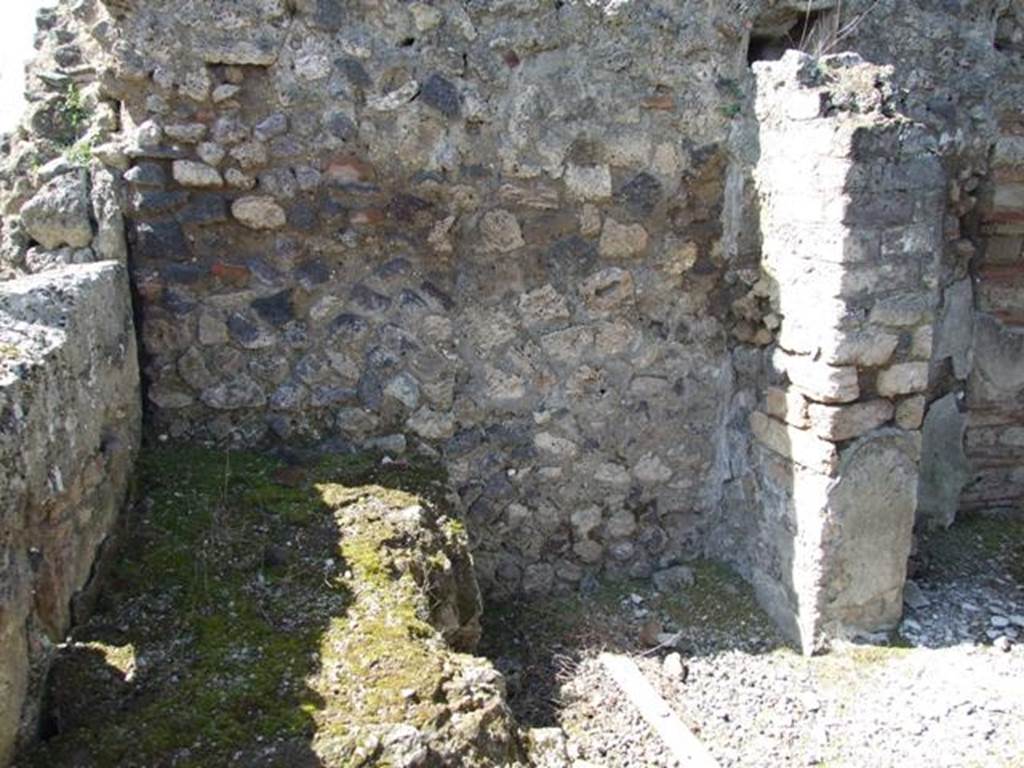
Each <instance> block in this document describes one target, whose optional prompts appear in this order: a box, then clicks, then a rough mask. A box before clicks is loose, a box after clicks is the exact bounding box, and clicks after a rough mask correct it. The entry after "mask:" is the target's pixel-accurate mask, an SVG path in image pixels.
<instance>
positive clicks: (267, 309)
mask: <svg viewBox="0 0 1024 768" xmlns="http://www.w3.org/2000/svg"><path fill="white" fill-rule="evenodd" d="M251 306H252V308H253V311H254V312H256V314H257V315H259V316H260V317H261V318H262V319H263V320H265V321H266V322H268V323H270V324H271V325H274V326H277V327H280V326H282V325H284V324H285V323H287V322H288V321H289V320H292V319H293V318H294V317H295V312H294V309H293V308H292V292H291V290H290V289H289V290H284V291H280V292H278V293H275V294H274V295H273V296H267V297H266V298H262V299H255V300H254V301H253V302H252V304H251Z"/></svg>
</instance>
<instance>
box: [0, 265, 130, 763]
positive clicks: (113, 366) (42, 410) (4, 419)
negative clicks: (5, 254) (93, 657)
mask: <svg viewBox="0 0 1024 768" xmlns="http://www.w3.org/2000/svg"><path fill="white" fill-rule="evenodd" d="M140 432H141V408H140V399H139V378H138V363H137V358H136V346H135V331H134V328H133V325H132V320H131V307H130V303H129V291H128V275H127V272H126V270H125V269H124V267H123V266H120V265H117V264H114V263H111V262H105V263H98V264H94V265H88V266H79V267H68V268H65V269H62V270H56V271H51V272H47V273H45V274H42V275H38V276H33V277H26V278H21V279H18V280H13V281H7V282H2V283H0V764H6V762H5V761H6V759H7V758H9V756H10V755H11V752H12V749H13V747H14V742H15V739H16V736H17V733H18V730H19V727H20V726H23V727H25V728H27V729H30V728H31V727H33V724H34V721H35V709H34V707H35V705H37V704H38V701H37V696H38V690H35V688H36V687H37V686H38V685H39V683H40V682H41V679H42V678H43V677H44V676H45V672H46V664H47V658H48V655H49V654H48V650H49V648H50V647H51V645H52V644H53V643H56V642H60V641H61V640H63V638H64V636H65V633H66V632H67V630H68V628H69V626H70V624H71V621H72V619H73V616H74V614H75V610H76V605H75V603H76V596H77V595H79V593H80V592H81V590H82V589H83V588H84V587H86V585H87V584H88V582H89V580H90V577H91V575H92V572H93V566H94V563H95V561H96V558H97V556H98V554H99V552H100V550H101V548H102V546H103V545H104V542H106V541H107V539H108V536H109V535H110V534H111V532H112V530H113V529H114V526H115V523H116V521H117V519H118V514H119V512H120V511H121V508H122V506H123V503H124V500H125V497H126V494H127V491H128V484H129V478H130V473H131V469H132V465H133V461H134V457H135V455H136V453H137V451H138V449H139V442H140Z"/></svg>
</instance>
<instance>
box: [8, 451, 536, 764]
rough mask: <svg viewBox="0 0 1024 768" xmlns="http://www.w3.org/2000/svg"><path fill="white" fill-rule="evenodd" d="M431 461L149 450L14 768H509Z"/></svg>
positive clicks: (470, 584) (473, 602)
mask: <svg viewBox="0 0 1024 768" xmlns="http://www.w3.org/2000/svg"><path fill="white" fill-rule="evenodd" d="M438 478H439V473H438V470H437V468H436V467H432V466H430V465H419V464H411V465H410V464H405V463H404V462H393V463H390V464H381V463H380V462H379V460H378V458H375V457H368V456H342V457H336V458H332V459H329V460H317V459H311V460H308V461H305V462H302V461H300V462H293V463H290V464H289V463H285V462H281V461H279V460H276V459H272V458H268V457H263V456H257V455H251V454H235V453H231V454H226V453H217V452H215V451H208V450H202V449H194V448H188V449H175V448H158V449H156V450H150V451H149V452H148V453H146V454H145V455H144V457H143V459H142V463H141V467H140V478H139V483H140V489H141V494H140V496H141V503H140V504H139V506H138V508H137V509H136V510H135V511H134V512H133V513H131V515H130V516H129V517H130V519H129V522H130V524H131V529H130V531H129V532H128V533H127V535H126V537H125V539H126V540H125V544H124V547H123V551H122V552H121V554H120V558H119V560H118V561H117V563H116V565H115V566H114V568H113V572H112V573H111V574H110V575H109V576H108V577H107V585H106V588H105V589H104V590H103V591H102V596H101V598H100V604H99V606H98V611H97V612H96V614H95V615H94V616H93V618H92V619H91V620H89V621H88V622H86V623H85V624H83V625H82V626H80V627H78V628H77V629H75V630H74V632H73V636H72V638H71V640H70V641H69V642H68V643H66V644H64V645H63V646H62V647H61V648H60V649H59V651H58V653H57V657H56V662H55V665H54V667H53V672H52V674H51V677H50V684H49V686H48V701H47V704H46V711H47V713H48V714H47V718H46V720H45V722H44V723H43V734H42V735H43V736H44V740H43V741H42V742H41V743H40V744H39V745H38V746H37V747H36V748H35V749H33V750H30V751H28V752H27V753H25V754H23V755H21V756H20V757H19V758H18V760H17V761H16V766H18V768H30V767H31V768H72V767H74V768H94V767H95V768H113V767H115V766H116V767H118V768H127V767H130V766H137V767H138V768H162V767H164V766H182V767H185V766H190V767H191V766H195V767H197V768H198V767H199V766H203V767H204V768H209V767H211V766H230V765H235V766H242V767H244V768H250V767H252V766H262V767H266V768H269V767H270V766H280V767H281V768H285V767H287V768H314V767H316V766H332V768H333V767H334V766H339V767H344V768H349V767H350V766H351V767H353V768H354V767H355V766H361V765H395V766H397V765H413V764H416V765H424V766H437V765H454V764H459V765H466V766H504V765H515V764H518V762H519V760H520V757H521V755H520V743H519V739H518V733H517V731H516V729H515V726H514V723H513V722H512V719H511V717H510V713H509V712H508V708H507V706H506V705H505V703H504V699H503V696H502V680H501V677H500V676H499V675H498V674H497V673H496V672H495V671H494V669H493V667H492V666H491V665H490V664H489V663H488V662H487V661H486V660H484V659H482V658H479V657H475V656H471V655H468V654H465V653H459V652H457V651H456V650H455V649H462V648H467V649H468V648H472V646H473V645H475V643H476V640H477V638H478V637H479V631H480V629H479V622H478V618H479V610H480V608H479V593H478V591H477V589H476V584H475V581H474V580H473V579H472V577H471V576H468V575H467V574H469V573H470V567H471V561H470V559H469V557H468V550H467V549H466V545H465V540H464V538H465V535H464V531H462V529H461V525H460V524H459V523H458V522H457V521H456V520H454V519H452V518H450V517H446V516H444V515H443V513H442V512H441V511H440V510H441V509H443V504H444V495H445V491H446V486H445V484H444V482H442V481H441V480H439V479H438Z"/></svg>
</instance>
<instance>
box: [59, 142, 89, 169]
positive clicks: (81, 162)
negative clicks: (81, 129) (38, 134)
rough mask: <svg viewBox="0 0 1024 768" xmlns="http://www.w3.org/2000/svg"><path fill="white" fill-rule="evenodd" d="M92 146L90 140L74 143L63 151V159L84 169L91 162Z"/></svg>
mask: <svg viewBox="0 0 1024 768" xmlns="http://www.w3.org/2000/svg"><path fill="white" fill-rule="evenodd" d="M92 145H93V142H92V140H91V139H81V140H79V141H76V142H75V143H74V144H72V145H71V146H70V147H69V148H68V149H66V150H65V151H64V157H66V158H67V159H68V160H69V161H70V162H71V163H74V164H75V165H78V166H82V167H85V166H87V165H89V163H91V162H92Z"/></svg>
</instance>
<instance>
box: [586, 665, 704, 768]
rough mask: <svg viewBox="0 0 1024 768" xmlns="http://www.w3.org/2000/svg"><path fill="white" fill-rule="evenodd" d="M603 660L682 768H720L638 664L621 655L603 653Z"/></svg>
mask: <svg viewBox="0 0 1024 768" xmlns="http://www.w3.org/2000/svg"><path fill="white" fill-rule="evenodd" d="M599 659H600V661H601V664H602V666H604V668H605V670H607V672H608V674H609V675H611V678H612V679H613V680H614V681H615V683H616V684H617V685H618V686H619V688H621V689H622V691H623V692H624V693H625V694H626V696H627V697H629V700H630V701H631V702H632V703H633V706H635V707H636V708H637V710H638V711H639V712H640V714H641V715H642V716H643V718H644V720H646V721H647V722H648V724H649V725H650V726H651V728H653V729H654V732H655V733H657V734H658V737H659V738H660V739H661V740H662V741H663V742H664V743H665V746H666V747H668V749H669V751H670V752H671V753H672V755H673V757H675V758H676V760H678V761H679V763H680V765H682V766H683V767H684V768H718V763H717V762H715V759H714V758H713V757H712V756H711V753H709V752H708V751H707V749H706V748H705V746H704V745H703V744H702V743H701V742H700V739H698V738H697V737H696V736H694V735H693V734H692V733H691V732H690V729H689V728H687V727H686V726H685V725H684V724H683V722H682V720H680V719H679V718H678V717H677V716H676V713H675V712H673V711H672V709H671V707H669V705H668V704H667V703H666V702H665V700H664V699H663V698H661V696H660V695H659V694H658V692H657V691H656V690H654V686H652V685H651V684H650V683H649V682H648V681H647V678H645V677H644V673H643V672H641V671H640V668H639V667H638V666H637V665H636V662H635V661H633V660H632V659H631V658H629V657H628V656H621V655H619V654H617V653H602V654H601V655H600V657H599Z"/></svg>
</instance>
